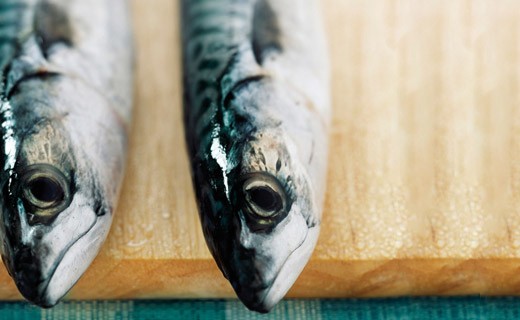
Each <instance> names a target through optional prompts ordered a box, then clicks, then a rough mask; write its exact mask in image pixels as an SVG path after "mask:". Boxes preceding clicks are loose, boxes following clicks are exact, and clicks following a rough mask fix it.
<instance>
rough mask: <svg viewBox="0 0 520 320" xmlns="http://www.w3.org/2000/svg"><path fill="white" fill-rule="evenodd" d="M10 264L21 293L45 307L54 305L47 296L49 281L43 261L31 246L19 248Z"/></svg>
mask: <svg viewBox="0 0 520 320" xmlns="http://www.w3.org/2000/svg"><path fill="white" fill-rule="evenodd" d="M12 262H13V263H12V264H9V265H10V269H11V271H10V272H11V273H12V275H13V278H14V281H15V283H16V286H17V287H18V290H19V291H20V293H21V294H22V295H23V296H24V298H26V299H27V300H29V301H30V302H32V303H34V304H36V305H38V306H40V307H44V308H49V307H52V306H54V304H55V303H54V302H53V301H50V299H49V298H48V297H47V294H46V291H47V281H46V279H45V277H44V276H43V273H42V269H41V262H40V261H39V259H38V258H37V255H36V254H34V252H33V249H32V248H30V247H25V246H24V247H22V248H20V249H19V250H17V252H16V254H15V256H14V259H13V261H12Z"/></svg>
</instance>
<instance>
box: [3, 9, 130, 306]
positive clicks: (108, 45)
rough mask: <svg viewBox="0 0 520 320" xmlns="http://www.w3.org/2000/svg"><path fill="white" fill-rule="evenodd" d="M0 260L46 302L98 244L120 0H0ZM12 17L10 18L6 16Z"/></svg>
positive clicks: (126, 39)
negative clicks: (0, 24)
mask: <svg viewBox="0 0 520 320" xmlns="http://www.w3.org/2000/svg"><path fill="white" fill-rule="evenodd" d="M0 17H1V18H4V19H1V20H2V21H4V22H5V24H3V25H2V26H0V38H2V39H4V41H3V42H2V41H1V40H0V79H1V90H0V97H1V107H0V118H1V124H2V125H1V128H0V130H1V133H2V134H1V136H2V140H1V145H0V147H1V148H0V150H2V151H3V154H2V155H1V157H0V159H1V160H2V162H3V163H2V168H3V170H1V171H0V190H2V192H1V193H0V195H1V201H0V205H1V219H0V229H1V230H0V231H1V232H0V237H1V238H2V239H1V240H2V241H1V243H2V244H3V246H2V258H3V261H4V263H5V264H6V267H7V269H8V271H9V273H10V275H11V276H12V277H13V279H14V281H15V283H16V285H17V287H18V289H19V290H20V292H21V293H22V295H23V296H24V297H25V298H27V299H28V300H30V301H31V302H33V303H35V304H37V305H40V306H44V307H50V306H53V305H55V304H56V303H57V302H58V301H59V300H60V299H61V298H62V297H63V296H64V295H65V294H66V293H67V291H68V290H70V288H71V287H72V286H73V285H74V283H75V282H76V281H77V280H78V279H79V277H80V276H81V275H82V274H83V272H84V271H85V270H86V268H87V267H88V266H89V264H90V263H91V262H92V260H93V259H94V257H95V256H96V254H97V252H98V251H99V249H100V246H101V244H102V242H103V241H104V239H105V237H106V235H107V233H108V231H109V229H110V224H111V220H112V213H113V210H114V207H115V206H116V204H117V198H118V194H119V190H120V185H121V181H122V177H123V172H124V164H125V156H126V150H127V140H128V139H127V135H128V126H129V122H130V119H131V106H132V103H131V102H132V101H131V100H132V78H133V77H132V74H133V72H132V70H133V62H132V61H133V55H132V39H131V28H130V20H129V15H128V8H127V3H126V1H124V0H111V1H104V0H92V1H88V2H87V1H82V0H18V1H17V0H0ZM9 21H12V23H8V22H9Z"/></svg>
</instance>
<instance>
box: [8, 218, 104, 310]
mask: <svg viewBox="0 0 520 320" xmlns="http://www.w3.org/2000/svg"><path fill="white" fill-rule="evenodd" d="M95 225H96V220H94V222H93V223H92V225H91V226H90V227H89V228H88V229H87V230H86V231H85V232H84V233H83V234H82V235H81V236H80V237H78V238H77V239H76V240H75V241H73V242H71V243H70V244H69V245H68V246H67V247H65V248H64V249H63V250H62V251H61V253H60V254H59V256H58V257H57V258H56V259H55V262H54V263H53V265H52V267H51V269H50V270H49V271H48V272H46V274H44V272H43V267H42V266H43V263H42V261H41V258H39V256H40V255H39V254H35V252H34V249H33V248H31V247H30V246H22V247H21V248H20V249H18V250H17V252H16V255H15V257H14V261H13V265H12V266H11V268H10V270H11V272H10V273H11V274H12V275H13V279H14V282H15V284H16V287H17V288H18V290H19V291H20V293H21V294H22V296H23V297H24V298H25V299H27V300H28V301H29V302H31V303H33V304H35V305H37V306H39V307H42V308H51V307H53V306H55V305H56V304H57V303H58V302H59V301H60V299H61V298H62V297H63V296H64V295H65V294H66V293H67V292H68V291H69V290H70V289H71V288H72V287H73V286H74V284H75V283H76V282H77V281H78V280H79V278H80V276H81V275H82V274H83V272H82V268H78V269H77V270H75V271H76V272H71V273H70V274H69V275H66V276H64V275H63V273H62V272H61V269H60V267H61V266H62V264H63V262H64V261H65V260H66V259H67V258H71V255H73V256H72V258H74V257H75V253H77V252H73V250H72V249H73V248H75V247H77V246H78V245H79V243H81V242H82V240H83V238H84V236H85V235H86V234H88V233H89V232H90V231H91V230H92V228H94V226H95ZM44 258H45V257H44ZM85 269H86V266H85ZM68 271H70V270H68ZM78 271H79V272H78ZM57 276H60V277H57ZM62 277H63V278H68V279H71V281H70V282H69V283H68V284H67V285H63V284H58V285H55V282H59V281H57V279H60V278H62Z"/></svg>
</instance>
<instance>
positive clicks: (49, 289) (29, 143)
mask: <svg viewBox="0 0 520 320" xmlns="http://www.w3.org/2000/svg"><path fill="white" fill-rule="evenodd" d="M13 100H15V102H13V103H16V98H14V99H13ZM30 107H32V108H34V109H35V110H32V111H31V112H28V111H27V110H24V109H23V107H22V106H19V108H13V110H12V111H9V110H8V111H6V110H4V112H3V115H4V122H3V124H4V125H5V126H7V127H9V126H10V128H8V130H7V132H9V133H10V135H7V136H4V139H3V144H4V150H5V158H6V160H5V167H4V170H3V171H2V176H1V183H2V189H1V190H2V223H1V224H0V225H1V226H2V228H3V230H2V231H3V232H2V236H3V250H2V258H3V261H4V263H5V265H6V267H7V269H8V271H9V273H10V275H11V276H12V278H13V279H14V281H15V283H16V285H17V287H18V289H19V291H20V292H21V294H22V295H23V296H24V297H25V298H26V299H27V300H29V301H31V302H32V303H34V304H37V305H39V306H42V307H51V306H53V305H55V304H56V303H57V302H58V301H59V299H60V298H61V297H63V296H64V295H65V294H66V293H67V292H68V291H69V290H70V288H71V287H72V286H73V285H74V284H75V283H76V281H77V280H78V279H79V278H80V276H81V275H82V274H83V272H84V271H85V270H86V268H87V267H88V265H89V264H90V263H91V262H92V260H93V259H94V257H95V255H96V253H97V251H98V249H99V247H100V246H101V244H102V242H103V240H104V239H105V237H106V234H107V232H108V226H109V225H110V223H105V222H106V221H104V220H106V219H111V214H107V213H109V209H108V207H107V204H106V203H105V202H104V200H102V199H103V197H102V196H101V195H102V191H100V190H102V188H100V186H99V184H98V182H97V180H96V179H95V178H94V177H95V175H96V171H95V170H96V168H95V166H94V165H90V166H89V165H87V163H88V162H87V160H85V159H87V158H88V155H87V154H86V153H85V152H83V150H82V148H84V147H86V145H85V144H82V145H81V146H78V144H77V141H74V139H73V138H72V137H71V135H70V133H71V132H73V130H71V127H70V125H71V124H70V121H69V119H68V115H67V114H66V113H57V114H52V115H50V114H45V113H44V112H42V113H40V114H39V116H35V114H36V115H38V110H39V103H38V102H33V103H32V104H30ZM49 109H51V108H47V110H49ZM24 112H25V113H26V114H27V116H26V117H25V118H24V117H23V113H24ZM15 119H16V120H15Z"/></svg>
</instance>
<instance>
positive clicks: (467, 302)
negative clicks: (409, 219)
mask: <svg viewBox="0 0 520 320" xmlns="http://www.w3.org/2000/svg"><path fill="white" fill-rule="evenodd" d="M0 319H1V320H4V319H6V320H7V319H13V320H29V319H63V320H68V319H85V320H86V319H96V320H97V319H106V320H112V319H125V320H126V319H128V320H130V319H139V320H141V319H143V320H153V319H161V320H162V319H200V320H205V319H245V320H249V319H251V320H253V319H291V320H292V319H327V320H328V319H348V320H375V319H389V320H394V319H395V320H397V319H399V320H401V319H402V320H412V319H417V320H426V319H449V320H453V319H465V320H477V319H478V320H480V319H486V320H488V319H493V320H494V319H496V320H502V319H514V320H517V319H519V320H520V298H478V297H468V298H401V299H376V300H286V301H283V302H282V303H280V304H279V305H278V306H277V307H276V308H275V309H274V310H273V311H272V312H271V313H269V314H267V315H260V314H256V313H253V312H250V311H248V310H247V309H245V308H244V307H243V306H242V305H241V304H240V303H239V302H238V301H236V300H196V301H195V300H180V301H179V300H176V301H111V302H107V301H100V302H96V301H89V302H64V303H61V304H59V305H58V306H57V307H55V308H53V309H49V310H43V309H39V308H37V307H34V306H31V305H29V304H27V303H23V302H15V303H9V302H6V303H0Z"/></svg>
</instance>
